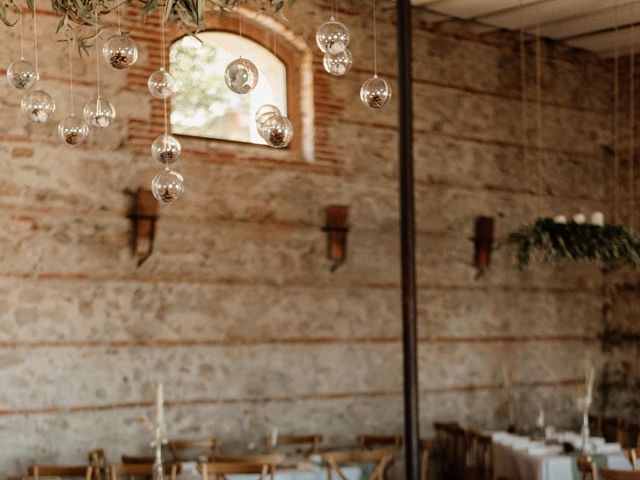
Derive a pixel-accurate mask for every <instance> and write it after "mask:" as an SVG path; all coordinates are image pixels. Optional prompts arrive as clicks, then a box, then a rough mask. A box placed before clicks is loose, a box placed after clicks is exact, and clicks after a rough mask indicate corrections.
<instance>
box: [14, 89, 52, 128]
mask: <svg viewBox="0 0 640 480" xmlns="http://www.w3.org/2000/svg"><path fill="white" fill-rule="evenodd" d="M20 109H21V110H22V114H23V115H24V117H25V118H26V119H27V120H29V121H30V122H33V123H47V122H48V121H49V119H50V118H51V117H52V116H53V114H54V112H55V111H56V103H55V102H54V101H53V98H51V95H49V94H48V93H47V92H45V91H44V90H31V91H29V92H27V93H25V94H24V97H22V102H21V103H20Z"/></svg>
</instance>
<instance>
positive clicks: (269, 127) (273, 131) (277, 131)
mask: <svg viewBox="0 0 640 480" xmlns="http://www.w3.org/2000/svg"><path fill="white" fill-rule="evenodd" d="M258 132H259V133H260V136H261V137H262V138H264V140H265V141H266V142H267V145H269V146H270V147H273V148H284V147H286V146H288V145H289V143H290V142H291V139H292V138H293V125H292V124H291V120H289V119H288V118H287V117H284V116H282V115H272V116H271V117H269V118H268V119H267V120H266V121H265V122H264V123H262V124H261V125H260V126H259V128H258Z"/></svg>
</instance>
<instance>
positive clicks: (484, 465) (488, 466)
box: [465, 430, 493, 480]
mask: <svg viewBox="0 0 640 480" xmlns="http://www.w3.org/2000/svg"><path fill="white" fill-rule="evenodd" d="M465 441H466V445H465V446H466V453H467V455H465V460H467V456H468V457H469V460H470V461H471V468H470V469H469V473H470V476H471V477H472V478H473V479H475V480H491V479H493V454H492V448H491V445H492V439H491V436H490V435H484V434H482V433H480V432H478V431H476V430H468V431H467V435H466V438H465Z"/></svg>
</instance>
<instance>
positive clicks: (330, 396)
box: [0, 378, 584, 417]
mask: <svg viewBox="0 0 640 480" xmlns="http://www.w3.org/2000/svg"><path fill="white" fill-rule="evenodd" d="M581 384H584V379H583V378H569V379H561V380H556V381H539V382H513V384H512V386H513V387H514V388H523V389H529V388H548V387H559V386H563V387H573V386H575V385H581ZM503 389H504V385H503V384H499V383H492V384H469V385H460V386H449V387H446V386H443V387H431V388H421V389H420V395H442V394H448V393H471V392H478V391H496V390H503ZM401 395H402V390H370V391H361V392H331V393H316V394H313V393H311V394H300V395H288V396H274V397H255V398H250V397H232V398H194V399H185V400H175V401H171V400H167V401H166V402H165V407H166V408H168V409H172V408H180V407H193V406H206V405H233V404H247V403H248V404H259V403H295V402H301V401H310V400H320V401H323V400H327V401H329V400H344V399H349V398H377V397H395V396H401ZM153 405H154V403H153V402H150V401H135V402H123V403H110V404H103V405H73V406H69V407H57V406H43V407H31V408H15V409H4V410H0V416H3V417H6V416H17V415H59V414H72V413H86V412H99V411H107V410H131V409H142V408H150V407H152V406H153Z"/></svg>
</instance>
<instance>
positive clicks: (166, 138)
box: [151, 133, 182, 165]
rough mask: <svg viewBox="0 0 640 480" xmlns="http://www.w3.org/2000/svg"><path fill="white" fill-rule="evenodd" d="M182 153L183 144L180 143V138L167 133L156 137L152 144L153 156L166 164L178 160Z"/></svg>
mask: <svg viewBox="0 0 640 480" xmlns="http://www.w3.org/2000/svg"><path fill="white" fill-rule="evenodd" d="M181 153H182V145H180V142H179V141H178V139H177V138H176V137H174V136H172V135H167V134H165V133H163V134H162V135H160V136H159V137H158V138H156V139H155V140H154V141H153V144H152V145H151V156H152V157H153V158H154V159H155V160H157V161H158V162H160V163H164V164H165V165H169V164H171V163H173V162H175V161H176V160H178V158H179V157H180V154H181Z"/></svg>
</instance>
